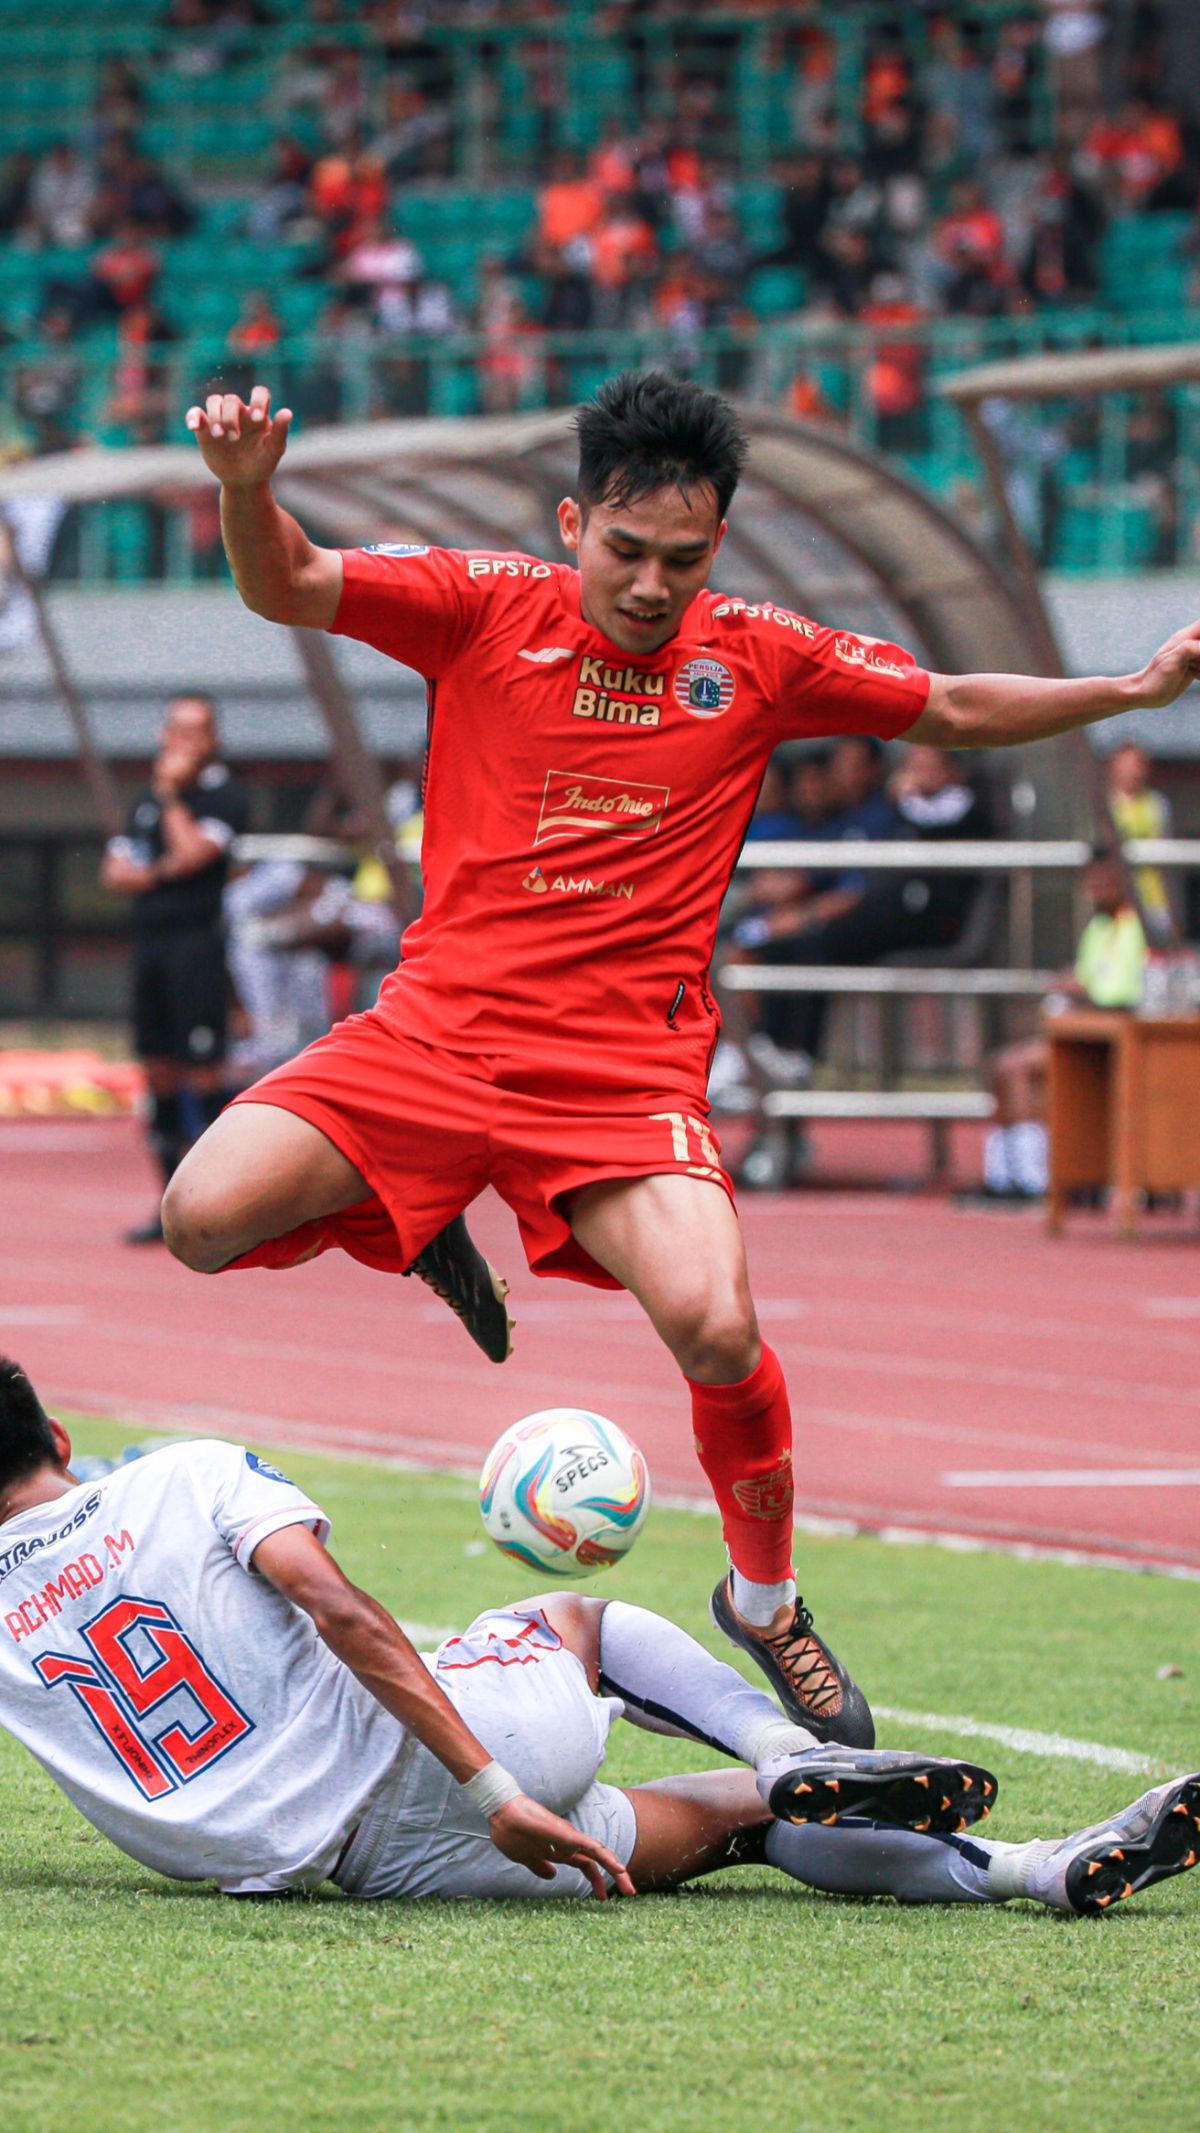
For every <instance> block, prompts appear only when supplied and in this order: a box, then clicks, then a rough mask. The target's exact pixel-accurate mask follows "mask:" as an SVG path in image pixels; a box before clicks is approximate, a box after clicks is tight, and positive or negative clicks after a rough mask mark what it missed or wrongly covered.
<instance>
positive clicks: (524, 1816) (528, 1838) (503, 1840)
mask: <svg viewBox="0 0 1200 2133" xmlns="http://www.w3.org/2000/svg"><path fill="white" fill-rule="evenodd" d="M489 1827H490V1829H491V1833H492V1843H493V1844H494V1845H495V1847H496V1850H497V1851H499V1852H503V1854H504V1856H505V1858H506V1859H514V1860H515V1861H516V1863H517V1865H518V1866H527V1867H528V1868H529V1871H530V1873H531V1874H536V1875H537V1877H538V1879H539V1881H552V1880H553V1878H554V1869H555V1867H557V1866H575V1867H578V1869H579V1871H580V1873H581V1874H586V1875H587V1878H588V1880H589V1881H590V1882H591V1884H592V1894H593V1896H599V1897H601V1898H604V1897H606V1896H607V1895H608V1889H607V1887H606V1885H605V1880H604V1876H605V1874H608V1875H609V1876H610V1878H611V1880H612V1884H613V1887H614V1888H615V1889H617V1890H618V1891H619V1893H620V1894H621V1895H622V1896H633V1895H635V1894H636V1891H635V1889H634V1886H633V1883H632V1881H631V1880H630V1878H629V1875H628V1873H627V1872H626V1870H625V1868H624V1867H623V1866H622V1865H621V1862H620V1860H619V1859H618V1858H617V1856H616V1853H615V1852H610V1851H609V1849H608V1847H607V1845H604V1844H601V1843H599V1842H598V1840H597V1839H596V1838H595V1837H589V1836H586V1835H585V1834H584V1832H583V1830H581V1829H576V1828H575V1827H574V1826H573V1824H572V1823H570V1822H564V1821H563V1820H562V1818H561V1816H559V1815H552V1814H551V1813H550V1810H549V1808H547V1807H539V1805H538V1803H537V1801H536V1800H531V1799H530V1798H529V1797H528V1795H527V1794H525V1793H523V1792H521V1793H518V1794H517V1797H516V1799H515V1800H509V1801H508V1803H507V1805H506V1806H504V1807H501V1808H498V1809H497V1811H496V1813H495V1814H494V1815H493V1816H492V1819H491V1822H490V1824H489Z"/></svg>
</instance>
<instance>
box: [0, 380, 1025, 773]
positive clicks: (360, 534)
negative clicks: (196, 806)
mask: <svg viewBox="0 0 1200 2133" xmlns="http://www.w3.org/2000/svg"><path fill="white" fill-rule="evenodd" d="M743 413H744V418H745V421H746V425H747V428H748V430H749V433H750V438H751V453H750V463H749V468H748V471H747V474H746V477H745V481H744V485H743V488H742V490H741V491H740V492H739V495H738V498H737V501H736V504H735V507H734V511H733V513H732V516H731V521H730V530H729V534H728V537H727V539H726V542H725V545H724V547H723V549H722V551H721V554H720V557H719V559H718V569H717V571H716V573H715V576H714V582H715V583H716V584H717V585H718V586H719V587H720V588H721V589H723V590H729V591H736V592H740V593H742V594H743V595H747V594H748V595H749V596H750V597H752V598H754V599H763V600H771V601H773V602H775V603H776V604H778V605H780V606H785V607H790V608H799V609H800V610H801V611H802V612H805V613H808V614H811V615H815V616H817V617H818V618H823V619H825V618H827V619H828V620H830V621H836V622H839V623H842V624H844V625H845V626H846V627H847V628H849V629H856V630H859V631H862V632H864V633H867V634H871V635H875V636H882V637H890V638H893V639H896V640H898V641H899V642H901V643H905V644H908V645H910V646H911V647H912V649H913V650H914V651H915V652H916V653H917V654H918V655H919V656H920V657H922V658H924V659H925V660H926V661H927V662H928V663H929V664H930V665H931V666H934V667H936V668H939V669H942V670H949V671H956V670H958V671H961V670H963V669H968V670H969V669H979V668H985V669H993V670H996V669H999V670H1001V671H1004V670H1008V671H1013V672H1025V673H1030V672H1042V673H1045V672H1055V671H1061V662H1060V659H1059V654H1058V650H1057V646H1056V644H1055V641H1054V637H1053V633H1052V630H1051V628H1050V625H1049V623H1048V621H1047V619H1046V616H1045V611H1044V609H1043V608H1042V605H1041V602H1040V599H1038V598H1037V596H1036V593H1034V595H1033V596H1032V597H1031V595H1030V592H1029V589H1028V587H1025V586H1021V585H1020V584H1019V583H1018V582H1016V580H1014V579H1013V578H1012V577H1010V576H1008V575H1007V574H1006V573H1005V572H1003V571H1002V570H1001V569H1000V568H999V566H998V565H997V564H996V562H995V561H994V560H993V558H992V557H991V556H989V554H988V552H987V550H986V549H985V548H984V547H983V546H982V544H981V543H980V542H979V540H978V539H976V538H975V537H974V535H973V534H971V533H970V532H969V531H968V530H967V528H966V527H965V526H964V524H963V523H962V518H961V515H958V516H956V515H955V514H954V513H953V511H952V510H950V509H947V508H944V507H943V506H942V505H941V504H940V503H939V502H937V501H936V500H935V499H934V498H933V497H932V496H931V495H930V494H929V493H928V492H927V491H925V490H923V489H920V488H918V487H917V486H916V485H915V484H913V483H912V482H910V481H908V480H907V479H906V478H905V477H904V476H903V475H902V474H900V473H899V472H897V470H896V469H895V468H894V467H893V466H892V465H891V464H889V463H888V462H887V461H884V460H882V459H879V458H877V457H875V456H874V455H873V454H871V453H868V452H865V451H863V450H862V449H860V448H859V447H857V446H855V445H854V444H852V443H850V442H849V441H848V440H847V439H846V438H844V437H842V436H841V435H838V434H835V433H831V432H830V431H829V430H827V429H824V428H821V427H819V426H815V425H808V424H802V423H798V422H795V421H792V420H789V419H787V418H785V417H782V416H778V415H775V414H772V413H770V412H764V411H763V410H761V409H755V408H747V409H745V410H743ZM574 480H575V451H574V437H573V432H572V428H571V421H570V417H569V415H568V414H566V413H560V412H556V413H552V414H532V415H521V416H514V417H491V418H486V419H478V420H465V421H464V420H455V421H427V422H384V423H372V424H369V425H364V426H361V427H354V428H345V429H329V430H321V431H317V432H315V433H313V434H312V435H310V436H307V437H305V436H299V437H297V438H295V439H294V440H293V441H292V442H291V443H290V444H289V446H288V452H287V456H286V458H285V460H284V462H283V464H282V466H281V469H280V473H279V475H278V477H277V481H276V487H277V492H278V494H279V496H280V498H281V500H282V501H283V502H284V503H285V504H286V505H287V506H288V508H290V509H291V510H293V511H294V512H295V513H296V516H297V517H298V518H299V519H300V520H301V522H302V523H303V524H304V525H305V527H306V528H307V529H308V530H309V532H310V533H311V534H312V535H313V537H314V538H315V539H317V540H322V541H326V542H329V543H332V544H335V545H342V546H347V547H349V546H358V545H363V544H366V543H369V542H378V541H383V542H387V541H396V542H399V541H429V542H436V543H445V544H446V545H449V546H467V547H486V548H519V549H525V550H528V551H530V552H532V553H535V554H539V555H543V556H556V555H559V554H561V549H560V545H559V540H558V532H557V526H556V523H555V515H554V514H555V509H556V506H557V504H558V502H559V499H560V498H561V497H562V496H563V495H565V494H568V493H569V492H570V491H571V490H572V488H573V486H574ZM211 482H212V477H211V476H210V475H209V474H208V472H207V470H206V469H205V467H204V465H203V462H202V461H201V459H200V457H199V454H198V452H197V451H196V450H195V448H194V447H193V446H192V445H190V444H188V445H180V446H162V447H156V448H151V449H145V450H123V451H112V450H104V449H100V448H94V449H93V448H89V449H85V450H82V451H78V452H70V453H63V454H60V455H55V456H53V457H48V458H43V459H39V460H36V461H33V462H26V463H25V464H22V465H19V466H15V467H10V468H8V469H6V470H5V471H3V472H0V507H2V506H3V505H4V504H5V503H6V502H8V501H10V500H16V499H18V498H22V497H25V498H32V497H46V496H48V495H53V496H56V497H58V498H60V499H61V500H62V501H63V502H67V503H73V504H84V503H88V502H98V501H101V500H103V499H106V498H115V497H137V496H143V497H148V498H157V499H158V500H160V501H163V502H169V503H171V504H176V503H179V502H181V501H184V500H185V499H186V498H187V497H188V496H189V495H192V494H195V493H196V492H197V491H199V490H201V489H203V488H206V487H209V486H211ZM33 591H34V594H35V597H36V598H37V607H38V620H39V629H40V632H41V636H42V643H43V646H44V648H45V650H46V652H47V653H48V654H49V656H50V657H51V659H52V662H54V664H55V679H56V683H57V686H58V688H59V689H60V691H67V692H69V693H71V694H73V696H74V698H75V702H74V705H73V707H70V708H71V710H72V719H73V724H74V729H75V735H76V740H77V742H78V744H79V746H80V748H81V750H83V751H84V753H85V761H86V760H87V758H89V757H90V764H89V765H88V767H89V768H90V772H91V776H92V784H93V790H94V792H95V793H96V797H97V801H98V804H100V805H102V806H103V810H104V812H105V813H106V814H107V813H108V812H109V810H110V807H111V802H112V794H111V785H110V789H109V792H108V795H107V799H106V796H105V792H104V787H105V784H106V782H109V784H110V781H106V779H105V777H104V765H103V761H102V751H101V750H98V749H96V748H95V746H94V742H93V739H92V734H91V720H90V717H89V712H88V704H87V698H88V694H89V679H88V675H87V673H86V671H84V669H85V668H86V662H87V658H88V652H87V647H86V644H85V643H84V642H80V641H77V642H75V643H68V642H67V632H66V631H65V630H64V631H61V632H60V630H59V628H58V624H57V621H56V616H57V613H58V609H59V605H60V603H61V601H62V599H63V596H62V595H60V594H58V593H57V592H55V593H54V594H53V595H52V596H51V598H50V599H49V600H47V599H44V598H41V597H37V589H36V588H33ZM91 597H93V598H94V597H95V596H94V595H92V596H91ZM125 597H127V596H125ZM84 634H85V633H82V632H81V633H79V635H80V637H82V636H83V635H84ZM272 634H275V635H276V641H277V642H278V641H279V639H278V633H272ZM60 636H61V639H62V641H61V642H59V638H60ZM294 636H295V641H296V651H297V654H298V656H299V658H300V660H301V663H302V666H303V670H304V674H305V676H306V680H307V683H308V687H309V689H310V690H311V691H312V693H313V695H314V696H315V698H316V700H317V702H318V703H319V704H320V707H321V710H322V712H323V714H324V718H325V721H326V724H327V726H328V728H329V732H330V736H331V740H332V743H333V749H334V754H335V757H336V759H337V760H338V762H339V764H340V767H341V769H342V771H343V773H344V774H345V780H346V782H347V783H348V784H349V786H350V787H351V789H352V790H353V791H354V792H355V794H356V797H357V798H358V799H359V801H360V803H362V802H364V801H365V800H366V798H367V794H368V791H370V794H371V799H372V806H371V812H372V813H374V812H375V804H376V803H377V798H378V792H377V788H378V777H377V774H376V772H375V769H374V761H373V757H372V755H371V751H370V746H364V741H363V733H364V726H365V730H366V733H367V735H368V739H369V740H370V741H372V742H373V745H374V746H375V747H376V748H378V745H379V743H378V739H377V735H378V731H379V719H378V715H377V714H378V710H379V708H380V704H379V699H382V701H383V702H384V703H385V704H386V703H388V702H390V703H391V704H392V705H393V706H394V705H395V702H396V695H397V690H396V678H397V677H396V668H395V666H394V665H391V664H387V663H384V662H382V661H378V660H377V659H376V656H375V655H370V654H366V655H362V656H359V655H360V654H361V648H359V647H347V646H343V645H339V646H338V648H337V651H336V653H335V652H334V651H333V650H332V649H331V647H330V643H329V640H328V639H326V638H325V637H324V636H322V635H321V634H320V633H319V632H312V631H306V630H301V631H297V632H295V633H294ZM257 641H259V640H256V642H257ZM364 660H365V663H364ZM189 671H190V672H191V673H193V674H194V661H193V664H192V666H191V668H190V669H189ZM72 683H73V684H74V686H73V688H72ZM2 686H3V663H2V662H0V688H2ZM226 693H227V685H226V683H225V682H224V681H223V683H222V694H223V697H224V695H225V694H226ZM373 712H374V714H375V715H372V714H373ZM97 773H99V775H98V776H97Z"/></svg>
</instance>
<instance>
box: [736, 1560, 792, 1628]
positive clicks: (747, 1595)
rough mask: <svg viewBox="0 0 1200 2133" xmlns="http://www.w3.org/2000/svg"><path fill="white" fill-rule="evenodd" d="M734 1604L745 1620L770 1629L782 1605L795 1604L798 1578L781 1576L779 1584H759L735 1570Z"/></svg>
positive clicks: (790, 1605)
mask: <svg viewBox="0 0 1200 2133" xmlns="http://www.w3.org/2000/svg"><path fill="white" fill-rule="evenodd" d="M733 1604H734V1606H735V1607H736V1609H737V1611H738V1613H739V1614H740V1616H741V1618H742V1620H743V1622H753V1624H754V1627H755V1629H769V1628H770V1627H771V1624H772V1622H773V1621H774V1619H775V1616H776V1615H777V1614H778V1613H779V1610H780V1608H781V1607H794V1606H795V1604H796V1580H795V1578H780V1580H779V1583H778V1584H777V1585H759V1584H757V1583H756V1581H755V1580H754V1579H753V1578H744V1577H743V1576H742V1573H741V1571H740V1570H735V1571H734V1573H733Z"/></svg>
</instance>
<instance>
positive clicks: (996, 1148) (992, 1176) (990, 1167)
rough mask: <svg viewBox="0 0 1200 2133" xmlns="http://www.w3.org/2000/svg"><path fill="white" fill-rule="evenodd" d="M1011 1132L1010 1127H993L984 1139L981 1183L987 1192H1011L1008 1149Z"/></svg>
mask: <svg viewBox="0 0 1200 2133" xmlns="http://www.w3.org/2000/svg"><path fill="white" fill-rule="evenodd" d="M1011 1132H1012V1127H1011V1126H993V1127H992V1128H991V1131H990V1132H989V1133H987V1134H986V1135H985V1137H984V1143H983V1182H984V1184H985V1185H986V1186H987V1189H988V1191H989V1192H1011V1191H1012V1189H1013V1174H1012V1163H1011V1161H1010V1159H1009V1149H1008V1136H1009V1134H1010V1133H1011Z"/></svg>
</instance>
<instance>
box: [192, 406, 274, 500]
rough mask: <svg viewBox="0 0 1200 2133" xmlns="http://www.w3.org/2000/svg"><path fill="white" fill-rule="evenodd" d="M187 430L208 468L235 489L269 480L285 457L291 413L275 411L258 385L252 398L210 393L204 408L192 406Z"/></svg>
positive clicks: (219, 479)
mask: <svg viewBox="0 0 1200 2133" xmlns="http://www.w3.org/2000/svg"><path fill="white" fill-rule="evenodd" d="M186 419H187V426H188V428H189V429H190V431H191V432H192V435H193V437H194V438H195V440H196V442H197V444H198V445H199V447H200V456H201V458H202V459H203V461H204V464H205V466H206V467H208V468H210V469H211V471H212V472H213V473H214V474H215V475H216V477H217V479H218V481H221V482H224V484H225V486H226V487H227V488H231V489H252V488H254V487H256V486H257V485H258V484H259V483H261V482H264V481H270V479H271V476H272V474H273V473H274V472H275V469H276V467H277V466H278V465H279V462H280V460H281V459H282V458H283V454H284V449H285V447H286V445H287V440H288V430H289V429H290V428H291V422H292V411H291V408H290V407H281V408H280V409H279V412H278V414H275V415H273V414H272V413H271V395H270V393H269V392H268V391H267V388H266V386H265V385H256V386H254V387H253V389H252V390H251V394H250V398H249V400H248V401H247V400H242V399H240V398H239V396H238V394H237V393H210V394H209V396H208V399H207V400H206V402H205V404H204V406H203V407H189V409H188V411H187V418H186Z"/></svg>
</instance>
